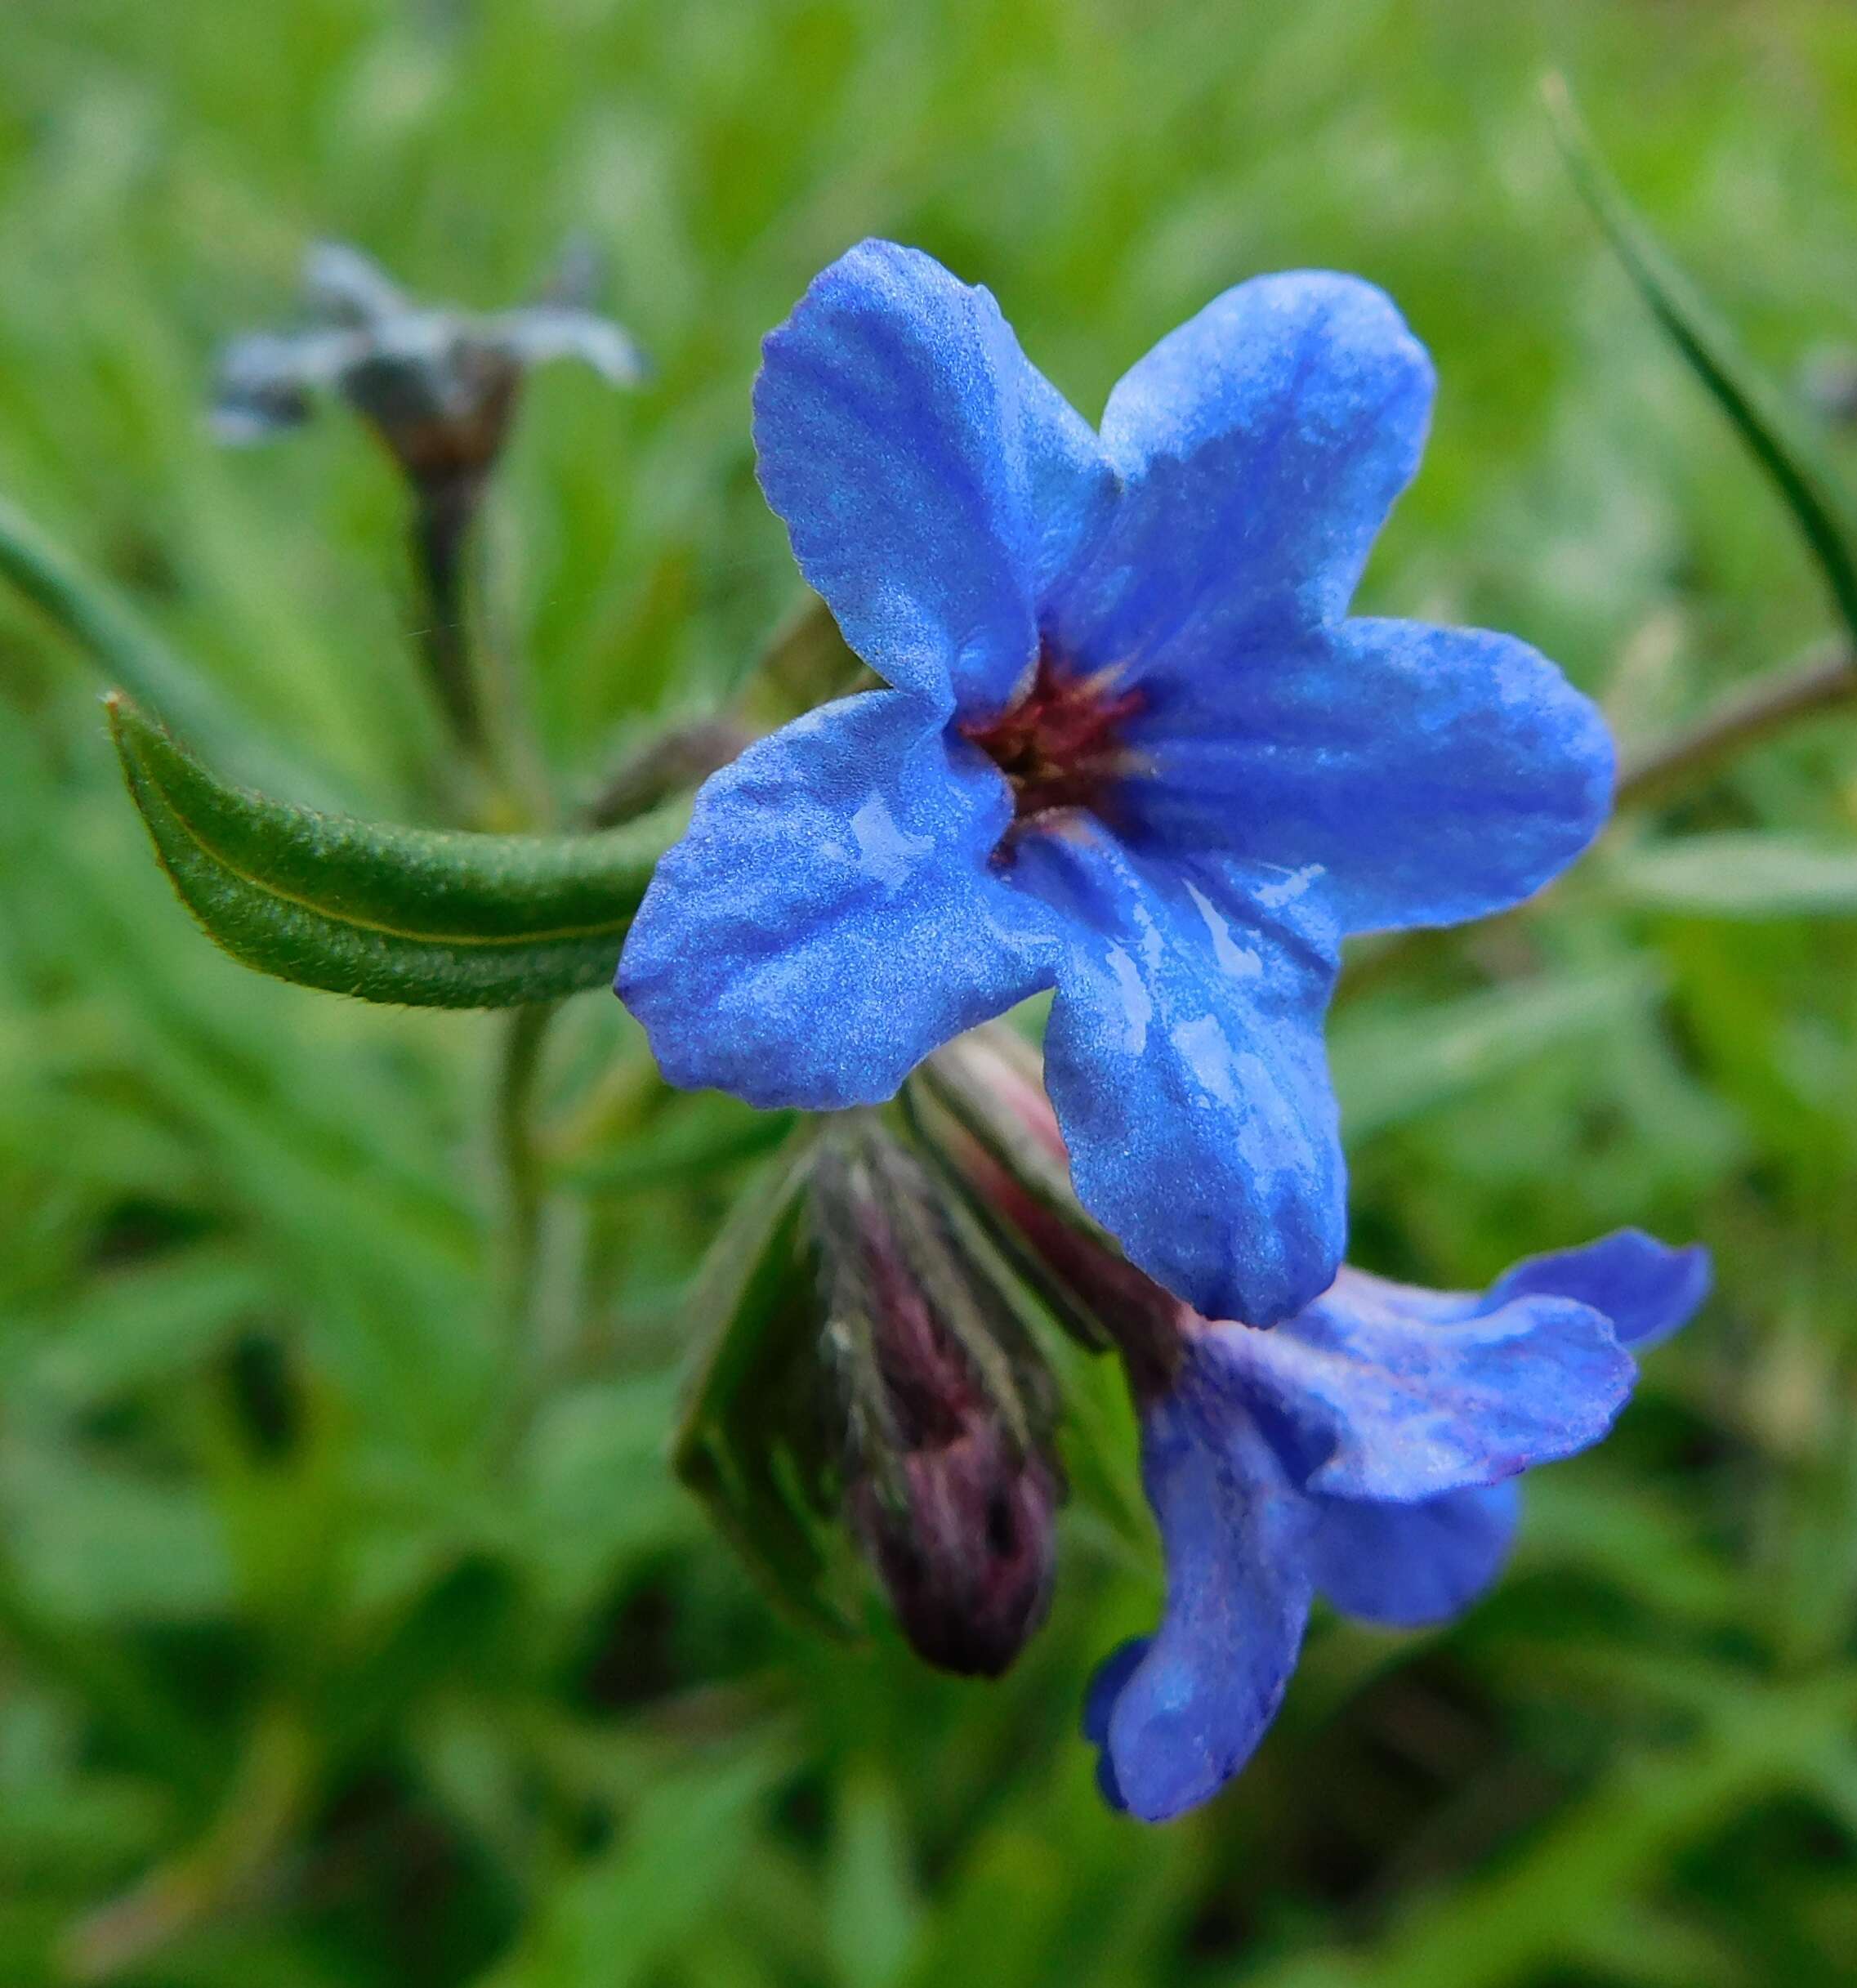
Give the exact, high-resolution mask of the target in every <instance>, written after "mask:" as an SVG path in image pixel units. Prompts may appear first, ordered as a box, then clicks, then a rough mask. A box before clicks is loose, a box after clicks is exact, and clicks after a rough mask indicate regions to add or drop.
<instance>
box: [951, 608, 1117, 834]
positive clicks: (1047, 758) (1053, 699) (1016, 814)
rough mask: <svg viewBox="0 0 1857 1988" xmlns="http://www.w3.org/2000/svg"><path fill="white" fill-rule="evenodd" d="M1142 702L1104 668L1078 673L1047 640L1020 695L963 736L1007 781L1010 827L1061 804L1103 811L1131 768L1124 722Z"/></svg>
mask: <svg viewBox="0 0 1857 1988" xmlns="http://www.w3.org/2000/svg"><path fill="white" fill-rule="evenodd" d="M1146 701H1147V700H1146V699H1145V697H1144V696H1143V695H1142V694H1141V690H1139V689H1128V690H1117V689H1116V688H1115V687H1114V683H1113V682H1112V681H1111V678H1110V672H1108V671H1106V670H1103V671H1099V672H1097V673H1096V675H1094V676H1090V677H1085V676H1080V675H1079V674H1078V673H1077V672H1076V671H1075V670H1074V669H1073V668H1071V667H1070V666H1069V663H1066V662H1065V661H1064V660H1063V659H1061V658H1060V657H1058V656H1056V655H1054V654H1053V653H1052V651H1051V648H1050V646H1049V645H1048V644H1047V646H1044V647H1042V648H1041V649H1040V650H1039V651H1038V668H1037V670H1036V672H1034V673H1033V677H1032V682H1031V686H1030V688H1029V690H1027V691H1026V692H1025V694H1024V696H1023V697H1021V698H1020V699H1019V701H1018V702H1017V703H1016V704H1012V705H1011V706H1009V707H1008V708H1007V709H1006V710H1004V711H1002V712H1000V713H998V715H997V716H995V717H990V718H987V719H985V720H984V721H976V722H970V723H967V724H963V725H962V726H961V727H960V731H961V736H962V738H963V739H966V740H967V742H968V743H969V744H971V745H976V746H978V747H979V748H980V750H981V751H982V752H983V753H985V754H986V756H987V757H988V758H989V759H990V760H991V761H992V762H993V764H994V765H995V766H998V768H999V770H1000V771H1001V772H1002V773H1003V774H1004V775H1006V777H1007V780H1009V781H1010V782H1011V786H1012V802H1013V827H1014V829H1020V828H1022V827H1024V825H1025V824H1027V823H1029V822H1030V821H1031V820H1033V819H1034V818H1035V817H1036V816H1038V815H1048V814H1051V813H1052V812H1053V811H1056V810H1057V809H1060V808H1071V807H1083V808H1088V809H1089V810H1090V811H1091V812H1092V813H1095V814H1101V813H1103V812H1104V811H1105V803H1106V802H1107V800H1108V797H1109V791H1110V789H1111V788H1113V787H1114V785H1115V784H1116V783H1117V782H1118V780H1122V779H1123V778H1124V777H1125V776H1126V775H1127V774H1128V773H1130V772H1131V771H1133V769H1134V766H1135V763H1136V762H1135V756H1134V754H1133V753H1132V751H1131V750H1130V748H1129V747H1128V745H1127V742H1126V740H1125V739H1124V738H1123V726H1124V725H1125V724H1126V723H1127V721H1128V720H1129V719H1130V718H1132V717H1134V715H1135V714H1136V712H1138V711H1139V710H1141V707H1142V706H1143V704H1145V702H1146Z"/></svg>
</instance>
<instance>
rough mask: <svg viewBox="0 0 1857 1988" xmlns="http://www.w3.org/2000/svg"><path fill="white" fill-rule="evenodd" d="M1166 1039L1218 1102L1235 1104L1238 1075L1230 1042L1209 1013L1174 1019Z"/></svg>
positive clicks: (1231, 1106)
mask: <svg viewBox="0 0 1857 1988" xmlns="http://www.w3.org/2000/svg"><path fill="white" fill-rule="evenodd" d="M1167 1040H1168V1041H1169V1042H1171V1043H1172V1044H1173V1046H1174V1048H1176V1049H1177V1050H1178V1051H1179V1052H1180V1057H1181V1061H1182V1062H1183V1063H1185V1065H1186V1067H1187V1068H1188V1069H1189V1070H1191V1071H1192V1073H1193V1074H1194V1076H1195V1077H1197V1078H1198V1079H1199V1081H1200V1083H1203V1085H1204V1086H1205V1087H1206V1088H1207V1090H1208V1091H1209V1092H1211V1093H1212V1096H1213V1097H1216V1099H1217V1100H1218V1101H1219V1102H1220V1103H1221V1105H1224V1106H1227V1107H1228V1108H1235V1107H1236V1106H1237V1104H1238V1075H1237V1072H1236V1071H1235V1070H1234V1068H1233V1067H1232V1053H1231V1044H1230V1043H1228V1042H1227V1041H1226V1040H1225V1030H1223V1029H1221V1027H1220V1026H1219V1024H1218V1021H1217V1018H1216V1016H1212V1015H1199V1016H1195V1017H1194V1019H1193V1020H1192V1021H1181V1022H1176V1024H1175V1025H1174V1026H1173V1027H1172V1029H1171V1030H1169V1031H1168V1032H1167Z"/></svg>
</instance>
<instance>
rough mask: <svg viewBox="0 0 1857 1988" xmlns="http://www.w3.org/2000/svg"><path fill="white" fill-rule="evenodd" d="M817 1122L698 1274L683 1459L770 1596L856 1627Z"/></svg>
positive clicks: (707, 1505) (679, 1450) (808, 1615)
mask: <svg viewBox="0 0 1857 1988" xmlns="http://www.w3.org/2000/svg"><path fill="white" fill-rule="evenodd" d="M812 1157H813V1155H812V1139H811V1137H810V1130H807V1129H802V1130H801V1132H798V1133H797V1134H796V1135H795V1136H794V1137H793V1140H792V1143H791V1146H790V1149H789V1150H788V1151H786V1152H784V1153H783V1154H782V1155H780V1156H779V1159H777V1160H776V1161H775V1163H774V1168H773V1170H772V1172H771V1173H770V1176H769V1177H768V1178H767V1179H766V1180H765V1181H764V1182H761V1184H760V1186H759V1187H758V1188H757V1191H755V1192H753V1193H752V1194H750V1195H748V1196H747V1197H746V1198H745V1199H744V1200H742V1201H741V1202H740V1203H739V1204H737V1206H736V1208H735V1210H734V1213H733V1214H732V1215H731V1217H730V1219H729V1221H728V1222H726V1223H725V1224H724V1226H723V1228H722V1231H721V1234H720V1235H718V1236H717V1237H716V1240H715V1242H714V1244H712V1247H711V1249H710V1251H709V1254H708V1258H706V1259H705V1261H704V1263H703V1269H702V1271H701V1272H700V1273H699V1276H698V1278H697V1283H696V1289H695V1291H694V1294H693V1296H692V1298H691V1301H690V1310H689V1314H688V1316H689V1319H690V1325H691V1328H692V1334H693V1337H694V1342H695V1344H696V1346H697V1348H698V1351H697V1355H696V1365H695V1367H694V1369H693V1371H692V1374H691V1378H690V1387H689V1389H688V1392H687V1393H686V1395H685V1406H684V1410H683V1414H681V1417H680V1418H679V1420H678V1425H677V1427H676V1432H675V1434H674V1435H673V1436H672V1445H671V1463H672V1468H673V1469H674V1470H675V1471H676V1474H677V1476H678V1477H679V1478H680V1479H681V1481H682V1482H683V1483H684V1484H685V1485H686V1486H687V1487H688V1488H689V1490H690V1491H692V1492H693V1493H694V1494H695V1496H696V1497H697V1498H698V1499H700V1500H701V1502H702V1503H703V1508H704V1509H705V1510H706V1511H707V1512H708V1514H709V1517H710V1518H711V1520H712V1522H713V1523H714V1524H715V1526H716V1529H717V1530H718V1531H720V1532H721V1534H722V1535H723V1536H724V1538H725V1539H727V1540H728V1541H729V1543H730V1545H731V1546H733V1547H734V1549H735V1551H736V1552H737V1553H738V1554H739V1556H740V1557H741V1560H742V1561H743V1565H744V1566H746V1568H747V1569H748V1572H749V1573H750V1574H751V1575H752V1576H753V1577H754V1579H755V1580H756V1581H757V1583H758V1584H759V1585H760V1586H761V1588H764V1589H765V1590H766V1593H768V1595H769V1596H770V1597H771V1598H772V1599H773V1600H774V1602H777V1603H778V1604H779V1605H780V1606H782V1607H783V1609H784V1610H785V1611H787V1613H788V1614H789V1615H792V1617H793V1618H794V1619H797V1621H799V1622H801V1624H804V1625H806V1627H807V1628H813V1629H816V1630H820V1631H823V1632H824V1633H825V1634H827V1635H829V1636H834V1637H849V1636H850V1635H853V1634H855V1633H856V1632H857V1629H858V1627H859V1623H858V1619H857V1617H856V1615H855V1613H854V1611H853V1608H852V1606H851V1604H850V1602H849V1600H848V1599H847V1590H848V1582H847V1579H846V1566H847V1558H848V1557H847V1556H846V1553H845V1552H844V1551H843V1548H842V1542H841V1534H840V1532H839V1530H838V1526H837V1508H838V1500H839V1490H840V1481H839V1479H840V1468H841V1459H840V1457H839V1455H838V1454H837V1450H836V1448H835V1446H834V1445H833V1442H832V1441H831V1440H830V1436H829V1433H828V1431H829V1424H828V1419H827V1417H826V1414H825V1412H824V1411H825V1409H826V1406H827V1404H828V1388H829V1387H830V1384H831V1383H830V1379H829V1376H828V1373H827V1370H826V1369H825V1366H824V1362H823V1347H822V1329H823V1325H824V1305H823V1302H822V1299H821V1298H820V1294H819V1267H818V1262H817V1256H816V1251H815V1246H814V1244H813V1240H812V1237H811V1235H810V1232H809V1226H808V1222H807V1214H806V1177H807V1175H808V1173H810V1168H811V1164H812Z"/></svg>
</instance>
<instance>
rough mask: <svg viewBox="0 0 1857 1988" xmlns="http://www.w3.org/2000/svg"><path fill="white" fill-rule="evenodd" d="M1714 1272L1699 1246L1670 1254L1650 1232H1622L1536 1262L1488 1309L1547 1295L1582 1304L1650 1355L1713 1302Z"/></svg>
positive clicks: (1497, 1290)
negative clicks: (1704, 1304)
mask: <svg viewBox="0 0 1857 1988" xmlns="http://www.w3.org/2000/svg"><path fill="white" fill-rule="evenodd" d="M1712 1281H1713V1271H1712V1267H1711V1265H1710V1262H1709V1253H1708V1252H1707V1250H1706V1249H1703V1247H1702V1246H1701V1245H1700V1244H1691V1245H1690V1248H1688V1249H1667V1248H1666V1247H1665V1246H1664V1244H1662V1243H1660V1242H1658V1240H1657V1239H1656V1237H1655V1236H1653V1235H1645V1232H1644V1231H1643V1230H1642V1229H1620V1230H1618V1231H1617V1233H1616V1234H1614V1235H1605V1236H1601V1237H1600V1240H1598V1241H1597V1242H1596V1243H1588V1244H1587V1245H1586V1247H1585V1248H1584V1249H1562V1250H1560V1251H1557V1252H1556V1253H1555V1254H1553V1255H1551V1256H1540V1257H1531V1258H1529V1260H1528V1261H1527V1262H1525V1263H1518V1264H1517V1265H1516V1267H1515V1268H1514V1269H1513V1270H1511V1271H1509V1272H1508V1273H1507V1275H1505V1276H1503V1277H1502V1278H1501V1279H1499V1280H1498V1281H1497V1283H1496V1284H1493V1286H1492V1287H1491V1289H1490V1292H1489V1298H1488V1300H1487V1301H1486V1302H1488V1303H1489V1304H1492V1305H1501V1304H1507V1302H1509V1300H1510V1299H1511V1298H1525V1297H1529V1296H1533V1295H1534V1294H1536V1293H1540V1294H1542V1295H1543V1296H1547V1297H1550V1298H1576V1299H1578V1302H1580V1303H1581V1304H1582V1305H1591V1307H1592V1308H1593V1310H1594V1311H1602V1312H1604V1313H1605V1316H1606V1317H1607V1318H1609V1320H1611V1321H1612V1329H1613V1330H1614V1332H1615V1333H1616V1334H1618V1339H1619V1342H1620V1344H1621V1345H1624V1346H1628V1347H1632V1348H1633V1349H1634V1350H1636V1351H1643V1350H1644V1348H1645V1347H1651V1346H1655V1345H1657V1344H1658V1342H1660V1341H1662V1340H1664V1339H1667V1338H1669V1337H1670V1335H1671V1334H1672V1333H1673V1332H1675V1331H1676V1329H1678V1328H1679V1327H1680V1326H1683V1325H1688V1323H1689V1322H1690V1319H1691V1317H1692V1316H1694V1313H1695V1311H1697V1309H1698V1307H1699V1306H1700V1305H1701V1303H1702V1302H1703V1299H1704V1298H1707V1296H1708V1293H1709V1285H1710V1284H1711V1283H1712Z"/></svg>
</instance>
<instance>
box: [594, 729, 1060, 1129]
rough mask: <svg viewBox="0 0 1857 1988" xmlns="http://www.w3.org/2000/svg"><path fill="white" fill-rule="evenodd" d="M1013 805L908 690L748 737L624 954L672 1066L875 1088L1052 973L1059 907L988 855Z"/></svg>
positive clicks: (804, 1097) (673, 1076)
mask: <svg viewBox="0 0 1857 1988" xmlns="http://www.w3.org/2000/svg"><path fill="white" fill-rule="evenodd" d="M1010 816H1011V799H1010V796H1009V793H1008V791H1007V785H1006V783H1005V782H1004V781H1003V780H1002V779H1001V778H1000V777H999V775H998V773H997V772H996V771H994V770H993V768H992V767H991V766H989V765H987V764H986V763H985V762H984V761H982V760H981V759H980V757H979V756H978V755H977V754H975V753H971V751H970V750H969V749H968V748H966V747H963V746H961V745H959V744H955V745H954V746H953V747H952V748H951V747H950V745H949V742H948V741H947V739H945V738H944V735H943V732H942V729H941V726H940V721H939V719H938V717H936V715H935V712H934V710H933V709H932V708H931V707H929V706H926V705H925V704H923V702H922V700H921V699H916V698H913V697H910V696H908V695H906V694H904V693H903V692H901V691H896V690H876V691H871V692H868V693H867V694H865V695H862V696H859V697H853V698H848V699H844V700H842V701H841V702H840V703H837V704H828V705H825V706H824V707H823V708H821V709H819V710H818V711H815V712H812V713H809V714H808V715H807V716H806V717H803V718H801V719H799V720H797V721H796V722H795V723H793V724H792V725H789V726H787V727H786V728H785V729H784V730H781V731H779V732H776V733H775V734H774V735H773V736H772V737H771V738H769V739H762V740H761V741H760V742H759V744H756V745H753V746H751V747H750V748H748V751H747V752H746V753H743V755H742V757H740V758H739V759H738V760H737V761H736V762H734V765H733V766H726V767H725V768H724V769H723V770H722V771H721V772H720V773H718V774H716V775H714V777H713V778H712V779H711V780H708V782H707V783H706V784H705V785H704V786H703V789H702V791H701V793H699V795H698V797H697V802H696V809H695V812H694V815H692V817H691V820H690V830H689V833H687V834H686V835H685V837H684V838H683V840H682V841H681V842H679V843H678V844H677V845H676V847H675V848H673V849H672V851H670V852H669V854H668V855H667V856H665V858H664V859H663V861H662V862H661V863H660V864H658V873H657V875H656V877H655V878H654V879H653V881H652V884H651V887H650V891H647V892H646V894H645V902H644V904H643V905H641V907H640V909H639V914H638V916H637V918H636V920H635V921H634V922H633V925H632V935H631V937H630V938H629V939H628V940H627V944H626V949H625V955H624V957H623V959H622V960H621V961H620V963H619V972H618V991H619V994H620V995H621V997H622V998H623V1000H624V1001H625V1003H626V1005H627V1007H630V1008H631V1009H632V1012H633V1013H634V1014H635V1015H636V1016H638V1018H639V1020H640V1021H642V1022H643V1023H644V1025H645V1030H646V1032H647V1034H649V1035H650V1039H651V1046H652V1048H653V1050H654V1052H655V1053H656V1055H657V1057H658V1063H659V1065H661V1066H662V1068H663V1072H664V1074H665V1075H666V1076H667V1078H668V1079H670V1081H671V1082H672V1083H675V1084H680V1085H683V1086H685V1087H689V1088H695V1087H697V1086H700V1085H705V1084H712V1085H714V1086H715V1087H716V1088H718V1089H720V1090H725V1091H732V1092H734V1094H735V1095H736V1096H737V1097H743V1098H746V1099H747V1100H748V1102H749V1103H750V1104H754V1105H761V1106H781V1105H794V1106H804V1107H806V1108H807V1109H809V1110H837V1109H841V1108H842V1107H844V1106H850V1105H857V1104H871V1103H876V1102H877V1101H881V1100H882V1099H884V1098H886V1097H891V1096H892V1095H894V1093H895V1090H896V1088H897V1087H898V1085H899V1084H900V1083H901V1082H902V1081H903V1079H904V1077H905V1076H907V1075H908V1073H909V1071H910V1070H912V1069H913V1067H914V1066H915V1065H916V1064H917V1062H918V1061H920V1060H921V1059H922V1057H924V1056H926V1054H927V1053H928V1052H929V1051H930V1050H931V1049H933V1048H936V1047H938V1046H939V1045H940V1043H944V1042H947V1041H948V1040H949V1039H951V1038H952V1037H953V1036H956V1035H958V1034H960V1033H961V1032H962V1030H964V1029H969V1028H972V1027H973V1026H975V1025H976V1024H977V1023H979V1022H981V1021H985V1020H987V1019H988V1018H989V1016H994V1015H998V1014H1000V1013H1002V1012H1003V1011H1004V1010H1005V1009H1007V1008H1008V1007H1011V1005H1012V1004H1013V1003H1015V1002H1016V1001H1019V1000H1022V999H1023V998H1024V997H1025V995H1027V994H1030V993H1033V992H1034V991H1035V990H1038V988H1040V987H1043V986H1048V985H1050V984H1051V977H1052V973H1053V971H1054V969H1055V964H1056V954H1057V948H1056V940H1055V937H1054V936H1053V933H1052V930H1051V926H1052V921H1051V918H1050V916H1049V914H1048V913H1047V912H1046V911H1045V909H1043V907H1042V906H1041V905H1038V904H1037V903H1035V902H1034V901H1033V900H1031V899H1029V898H1027V897H1025V896H1023V895H1021V894H1020V892H1018V891H1015V890H1014V889H1012V888H1011V887H1010V886H1009V885H1007V884H1006V883H1004V882H1002V881H1001V880H1000V878H999V876H998V873H997V872H995V871H994V870H993V869H991V868H990V867H989V856H990V855H991V853H992V851H993V848H994V847H995V846H996V845H997V844H998V841H999V838H1000V836H1001V834H1002V833H1003V831H1004V829H1005V827H1006V824H1007V820H1009V819H1010Z"/></svg>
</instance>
